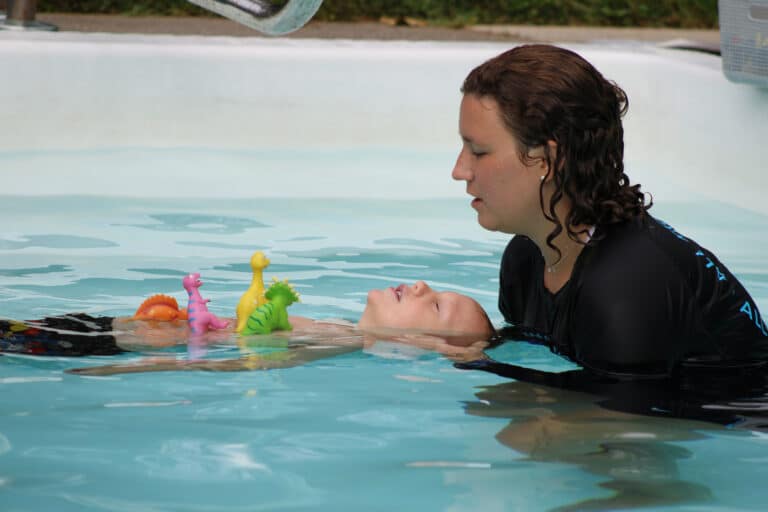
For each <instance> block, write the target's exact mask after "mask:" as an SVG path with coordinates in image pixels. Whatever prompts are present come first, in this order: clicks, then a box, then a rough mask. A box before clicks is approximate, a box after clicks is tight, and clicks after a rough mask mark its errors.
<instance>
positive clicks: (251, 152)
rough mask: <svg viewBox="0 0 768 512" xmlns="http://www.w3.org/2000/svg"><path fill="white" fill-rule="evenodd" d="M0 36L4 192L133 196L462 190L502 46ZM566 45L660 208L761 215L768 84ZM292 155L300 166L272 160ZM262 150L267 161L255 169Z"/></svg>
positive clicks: (628, 52)
mask: <svg viewBox="0 0 768 512" xmlns="http://www.w3.org/2000/svg"><path fill="white" fill-rule="evenodd" d="M0 41H1V42H2V44H0V69H3V70H5V73H3V78H2V89H3V96H4V100H3V109H2V110H3V112H2V114H0V115H1V116H2V122H0V165H2V173H3V175H4V178H5V179H4V180H3V181H4V185H3V190H2V193H3V194H11V195H28V194H34V195H37V194H98V195H132V196H142V197H145V196H150V197H167V196H173V197H189V196H197V197H199V196H209V197H264V196H293V197H306V196H312V197H331V196H343V197H385V198H391V197H399V198H415V197H462V195H463V193H464V190H463V186H462V185H461V184H458V183H455V182H453V181H452V180H451V179H450V177H449V174H450V171H451V167H452V165H453V161H454V158H455V154H456V152H457V150H458V148H459V139H458V135H457V131H458V128H457V118H458V103H459V100H460V93H459V87H460V85H461V81H462V79H463V78H464V76H465V75H466V73H467V72H468V71H469V70H470V69H471V68H472V67H473V66H474V65H476V64H478V63H480V62H481V61H483V60H484V59H487V58H489V57H491V56H493V55H495V54H497V53H499V52H501V51H503V50H504V49H506V48H508V47H510V45H509V44H499V43H424V42H419V43H414V42H358V41H346V40H335V41H320V40H288V39H262V38H226V37H209V38H203V37H179V36H142V35H110V34H76V33H59V34H17V33H2V34H0ZM570 47H571V48H572V49H574V50H575V51H577V52H579V53H581V54H582V55H584V56H585V57H586V58H587V59H588V60H590V61H591V62H593V63H594V64H595V65H596V66H597V67H598V69H600V70H601V71H602V72H603V73H604V75H606V76H607V77H608V78H610V79H613V80H615V81H616V82H618V83H619V84H620V85H621V86H622V87H624V88H625V89H626V90H627V92H628V95H629V98H630V113H629V115H628V117H627V120H626V158H627V168H628V171H629V173H630V176H631V178H632V179H633V181H638V182H640V183H642V184H643V185H644V188H646V189H648V190H650V191H652V192H653V193H654V197H655V198H656V199H657V200H658V199H679V198H683V199H686V198H689V197H693V196H695V197H704V198H713V199H716V200H719V201H723V202H726V203H731V204H736V205H739V206H741V207H745V208H749V209H753V210H755V211H758V212H762V213H768V203H767V202H765V201H762V190H761V188H762V187H761V185H764V184H765V183H766V180H765V177H764V175H763V174H762V167H763V166H764V162H765V159H766V156H768V153H766V149H765V141H766V140H768V123H766V121H765V120H766V119H768V91H766V90H760V89H757V88H754V87H751V86H747V85H738V84H733V83H730V82H728V81H727V80H726V79H725V77H724V76H723V74H722V72H721V63H720V59H719V58H718V57H715V56H711V55H704V54H697V53H692V52H686V51H680V50H669V49H662V48H659V47H655V46H650V45H641V44H636V43H623V44H602V45H596V44H595V45H582V46H570ZM115 152H124V153H125V155H126V158H125V159H124V162H123V163H122V164H121V165H119V166H117V167H118V168H105V165H104V162H106V161H107V160H103V159H102V158H101V157H102V156H103V155H106V154H109V155H108V156H109V157H110V158H109V160H108V161H109V162H113V161H114V158H112V157H113V156H114V153H115ZM297 152H299V153H302V152H303V158H302V159H301V162H300V163H296V162H291V163H288V162H287V161H283V164H282V165H281V164H280V163H279V162H277V161H279V160H280V155H295V154H296V153H297ZM361 154H365V155H368V158H367V159H366V158H363V159H361V158H360V155H361ZM259 155H261V156H262V157H264V155H268V156H269V158H266V160H265V161H264V162H265V163H264V164H263V165H260V162H261V160H259V158H258V157H259ZM276 155H277V157H276ZM370 155H374V156H373V157H370ZM270 158H271V160H270ZM275 158H277V159H275ZM314 159H316V160H317V161H318V162H320V163H321V164H322V165H317V166H315V165H312V164H311V162H313V160H314ZM308 162H309V164H308ZM110 165H112V166H114V164H110ZM374 184H375V185H374Z"/></svg>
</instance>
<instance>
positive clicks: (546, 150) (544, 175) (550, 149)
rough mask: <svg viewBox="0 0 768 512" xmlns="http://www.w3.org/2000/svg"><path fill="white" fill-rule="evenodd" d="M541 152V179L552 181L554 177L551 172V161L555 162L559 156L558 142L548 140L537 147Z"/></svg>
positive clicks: (539, 163)
mask: <svg viewBox="0 0 768 512" xmlns="http://www.w3.org/2000/svg"><path fill="white" fill-rule="evenodd" d="M536 149H537V150H538V151H540V152H541V156H540V158H539V162H538V166H539V170H540V171H541V175H540V179H541V181H550V180H551V179H552V173H551V172H550V163H551V164H554V163H555V159H556V158H557V142H555V141H553V140H548V141H547V143H546V144H544V145H541V146H539V147H538V148H536Z"/></svg>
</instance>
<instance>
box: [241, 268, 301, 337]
mask: <svg viewBox="0 0 768 512" xmlns="http://www.w3.org/2000/svg"><path fill="white" fill-rule="evenodd" d="M273 281H274V283H272V285H270V287H269V288H268V289H267V291H266V293H265V294H264V297H266V299H267V303H266V304H263V305H261V306H259V307H257V308H256V309H255V310H253V313H251V315H250V316H249V317H248V321H247V322H246V323H245V327H244V328H243V330H242V331H240V334H245V335H248V334H269V333H271V332H272V331H290V330H291V329H293V327H291V324H290V322H288V306H290V305H291V304H293V303H294V302H297V301H298V300H299V294H298V293H297V292H296V290H294V289H293V286H291V285H290V284H288V281H287V280H284V281H278V280H277V278H273Z"/></svg>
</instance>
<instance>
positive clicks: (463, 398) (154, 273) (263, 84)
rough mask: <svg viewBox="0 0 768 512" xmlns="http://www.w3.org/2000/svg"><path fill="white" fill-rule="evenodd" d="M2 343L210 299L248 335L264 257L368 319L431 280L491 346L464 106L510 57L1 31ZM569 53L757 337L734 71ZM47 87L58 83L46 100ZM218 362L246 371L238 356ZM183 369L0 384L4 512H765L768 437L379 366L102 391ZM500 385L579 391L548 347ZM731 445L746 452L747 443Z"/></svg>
mask: <svg viewBox="0 0 768 512" xmlns="http://www.w3.org/2000/svg"><path fill="white" fill-rule="evenodd" d="M0 39H2V44H0V68H1V69H3V70H10V72H9V73H6V74H4V75H3V84H2V90H3V94H4V97H5V98H7V99H8V101H6V102H5V103H4V104H3V108H4V110H3V113H4V116H3V122H0V172H1V173H2V176H3V186H2V190H0V219H2V221H0V222H1V223H2V224H1V225H2V229H0V305H1V307H0V316H2V317H8V318H36V317H41V316H43V315H50V314H57V313H66V312H72V311H85V312H87V313H90V314H93V315H99V314H103V315H129V314H131V313H132V312H133V311H134V310H135V308H136V307H137V305H138V304H140V303H141V301H142V300H143V299H145V298H146V297H147V296H149V295H151V294H154V293H160V292H162V293H168V294H171V295H174V296H175V297H177V298H178V299H181V298H182V297H184V292H183V290H182V287H181V279H182V276H184V275H185V274H186V273H188V272H191V271H196V272H200V273H201V275H202V279H203V281H204V282H205V284H204V286H203V288H202V293H203V295H204V296H205V297H206V298H209V299H211V300H212V302H211V303H210V308H211V310H212V311H214V312H215V313H216V314H218V315H221V316H224V315H227V316H229V315H232V312H233V311H234V308H235V305H236V304H237V301H238V299H239V297H240V295H241V294H242V293H243V292H244V291H245V289H246V288H247V286H248V284H249V283H250V280H251V274H250V268H249V265H248V261H249V259H250V256H251V254H252V253H253V251H255V250H262V251H264V252H265V253H266V254H267V255H268V256H269V258H270V259H271V260H272V265H271V266H270V267H269V269H267V272H266V276H267V278H268V279H269V278H271V277H272V276H276V277H279V278H280V279H286V278H287V279H289V280H290V281H291V282H292V283H294V284H295V286H296V288H297V289H298V290H299V291H300V293H301V295H302V302H301V303H299V304H295V305H293V306H291V309H290V311H291V313H293V314H297V315H306V316H310V317H314V318H328V317H341V318H346V319H350V320H354V319H356V318H357V317H358V316H359V314H360V312H361V311H362V309H363V305H364V301H365V294H366V291H367V290H368V289H369V288H372V287H385V286H390V285H393V284H397V283H400V282H403V281H405V282H412V281H414V280H416V279H425V280H426V281H427V282H429V283H430V284H432V285H434V286H435V287H437V288H440V289H450V290H455V291H460V292H464V293H468V294H470V295H472V296H474V297H475V298H476V299H478V300H479V301H480V302H481V304H482V305H483V306H484V307H485V308H486V309H487V310H488V312H489V313H490V314H491V318H492V320H493V321H494V322H496V323H497V324H500V323H501V318H500V316H499V314H498V312H497V310H496V304H495V303H496V293H497V291H496V290H497V287H498V276H497V274H498V265H499V260H500V258H501V253H502V251H503V249H504V247H505V244H506V243H507V237H506V236H504V235H501V234H494V233H489V232H486V231H484V230H482V229H481V228H480V227H479V226H478V225H477V224H476V221H475V216H474V213H473V212H472V210H471V209H470V207H469V204H468V202H469V201H468V198H467V196H465V195H464V185H463V184H461V183H456V182H453V181H452V180H450V179H449V177H448V176H449V173H450V169H451V166H452V164H453V161H454V159H455V156H456V151H457V148H458V144H459V139H458V136H457V108H458V103H459V98H460V93H459V87H460V84H461V81H462V80H463V78H464V77H465V76H466V73H467V72H468V71H469V69H471V68H472V67H473V66H475V65H477V63H479V62H481V61H483V60H484V59H487V58H489V57H491V56H492V55H495V54H498V53H499V52H501V51H503V50H505V49H507V48H508V46H509V45H507V44H506V43H505V44H499V43H488V44H469V43H408V42H391V43H390V42H355V41H308V40H301V41H299V40H279V39H275V40H273V39H269V40H267V39H263V38H238V39H232V38H205V37H197V38H194V37H190V38H184V37H166V36H142V35H109V34H75V33H59V34H18V33H13V34H11V33H5V34H0ZM573 49H574V50H576V51H578V52H579V53H581V54H582V55H584V56H585V57H586V58H587V59H588V60H590V61H591V62H593V63H595V64H596V66H597V67H598V69H600V70H601V71H602V72H603V73H604V74H605V76H606V77H608V78H610V79H613V80H616V81H617V82H618V83H619V84H620V85H621V86H622V87H624V88H625V90H626V91H627V93H628V95H629V97H630V111H629V114H628V116H627V118H626V123H625V129H626V132H625V133H626V160H627V169H628V171H629V175H630V176H631V177H632V179H633V181H636V182H640V183H642V184H643V186H644V188H645V189H647V190H649V191H651V192H653V194H654V199H655V201H656V202H657V206H655V207H654V209H653V213H654V214H655V215H656V216H658V217H659V218H662V219H664V220H666V221H667V222H669V223H671V224H672V225H673V226H674V227H675V228H677V229H678V230H679V231H680V232H682V233H684V234H686V235H688V236H690V237H692V238H693V239H695V240H697V241H698V242H700V243H701V244H702V245H704V246H706V247H708V248H710V249H712V250H713V251H714V252H715V253H716V254H717V255H718V256H719V257H720V259H721V260H722V261H723V262H724V263H725V264H726V265H728V267H729V268H730V269H731V271H732V272H733V273H734V274H736V275H737V276H738V277H739V278H740V279H742V281H743V282H744V284H745V285H746V287H747V288H748V289H749V291H750V292H751V293H752V295H753V297H754V298H755V300H756V302H757V303H758V305H759V306H760V307H761V309H762V311H763V312H764V313H765V312H766V311H768V263H766V260H765V254H767V253H768V239H767V238H766V237H765V233H766V226H768V203H766V202H765V201H764V200H763V194H764V190H763V189H764V188H765V187H762V186H761V184H762V183H764V176H763V173H762V169H763V168H764V162H765V157H764V154H765V152H764V147H765V144H764V142H765V140H766V139H767V138H768V125H766V123H765V119H766V118H768V101H767V100H768V95H767V94H768V93H767V92H766V91H765V90H759V89H756V88H750V87H746V86H739V85H735V84H731V83H729V82H728V81H727V80H726V79H725V78H724V77H723V75H722V71H721V64H722V63H721V61H720V60H719V59H718V58H717V57H714V56H711V55H700V54H692V53H690V52H679V51H674V50H669V49H661V48H657V47H650V46H647V45H641V44H635V43H624V44H622V43H620V44H590V45H582V46H579V47H574V48H573ZM51 84H55V86H53V87H52V85H51ZM208 349H209V350H208V352H207V355H206V356H205V357H207V358H224V359H226V358H236V357H240V356H241V353H240V352H239V350H238V349H236V348H235V347H233V346H232V345H231V344H226V343H223V344H220V345H216V346H212V347H208ZM158 355H162V356H164V357H169V356H171V357H177V358H179V359H182V360H183V359H185V358H188V357H189V355H188V353H187V350H186V348H185V347H183V346H181V347H178V348H176V349H175V350H165V351H162V353H161V354H158V353H156V352H145V353H131V354H123V355H120V356H112V357H107V358H98V357H86V358H79V359H64V358H52V357H47V358H43V357H24V356H9V355H3V356H2V357H0V396H1V397H2V399H1V400H0V509H2V510H11V511H27V510H29V511H32V510H34V511H37V510H56V511H70V510H71V511H89V510H93V511H100V510H110V511H122V512H128V511H137V512H138V511H142V512H144V511H173V512H176V511H192V512H194V511H214V510H216V511H218V510H224V509H226V510H233V511H238V510H249V511H250V510H318V511H326V510H327V511H333V512H336V511H343V510H366V511H368V510H381V511H391V510H443V511H451V512H455V511H465V510H466V511H476V510H482V511H488V512H495V511H507V510H525V511H529V510H584V509H590V510H600V509H604V510H616V509H622V508H624V509H626V508H638V507H644V509H647V510H708V511H709V510H723V511H725V510H729V511H730V510H735V509H738V510H764V509H765V503H766V502H768V492H766V490H765V484H764V482H765V481H766V477H767V476H768V475H767V474H766V473H768V469H766V468H767V467H768V464H766V456H765V455H764V454H765V453H768V452H766V448H768V446H767V444H768V440H767V439H766V437H765V435H764V434H763V433H761V432H756V431H755V432H753V431H749V430H747V429H744V428H726V427H723V426H721V425H718V424H715V423H703V422H694V421H689V420H675V419H665V418H656V417H643V416H632V415H628V414H625V413H619V412H616V411H608V410H607V409H605V408H602V407H600V406H598V405H596V401H597V400H598V398H596V397H595V396H592V395H590V394H586V393H578V392H574V391H563V390H554V389H549V388H545V387H543V386H535V385H530V384H525V383H522V382H517V381H512V380H509V379H504V378H501V377H498V376H496V375H493V374H490V373H485V372H481V371H467V370H459V369H457V368H455V367H454V365H453V364H452V362H451V361H449V360H447V359H445V358H443V357H441V356H438V355H436V354H430V353H425V352H422V351H418V350H408V349H407V348H405V347H403V346H397V345H393V344H391V343H390V344H387V343H379V344H377V345H376V346H374V348H373V349H371V350H367V351H358V352H352V353H349V354H347V355H344V356H340V357H336V358H330V359H324V360H320V361H316V362H313V363H311V364H308V365H306V366H302V367H296V368H290V369H285V370H270V371H243V372H227V373H223V372H219V373H215V372H202V371H200V372H164V373H144V374H141V373H136V374H123V375H114V376H110V377H98V378H97V377H85V376H81V375H74V374H71V373H66V370H67V369H71V368H79V367H86V366H88V367H90V366H98V365H103V364H105V363H107V362H109V363H114V362H119V363H126V364H128V363H132V362H139V361H146V360H147V358H155V357H157V356H158ZM491 355H493V356H494V357H495V358H497V359H499V360H501V361H506V362H510V363H517V364H521V365H525V366H529V367H532V368H538V369H541V370H547V371H564V370H569V369H571V368H573V367H572V366H571V365H570V364H569V363H567V362H565V361H563V360H562V359H560V358H558V357H556V356H554V355H552V354H551V353H550V352H549V351H548V350H547V349H545V348H542V347H538V346H532V345H527V344H514V343H511V344H507V345H504V346H502V347H500V348H498V349H494V350H493V351H491ZM742 426H743V425H742Z"/></svg>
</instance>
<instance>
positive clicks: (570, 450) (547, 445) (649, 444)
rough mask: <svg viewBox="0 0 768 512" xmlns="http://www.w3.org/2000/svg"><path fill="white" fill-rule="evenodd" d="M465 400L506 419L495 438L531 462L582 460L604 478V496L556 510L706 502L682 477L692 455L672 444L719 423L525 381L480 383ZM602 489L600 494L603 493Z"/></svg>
mask: <svg viewBox="0 0 768 512" xmlns="http://www.w3.org/2000/svg"><path fill="white" fill-rule="evenodd" d="M476 396H477V401H474V402H469V403H467V404H466V412H467V413H468V414H470V415H476V416H485V417H493V418H509V420H510V421H509V424H507V425H506V426H505V427H504V428H502V429H501V430H500V431H499V432H498V433H497V434H496V439H497V440H498V441H499V442H500V443H502V444H504V445H505V446H508V447H509V448H511V449H513V450H515V451H517V452H520V453H522V454H524V455H526V456H527V457H528V459H529V460H531V461H538V462H550V463H564V464H570V465H575V466H578V467H579V468H581V469H583V470H585V471H588V472H589V473H591V474H594V475H597V476H599V477H602V478H603V480H602V481H601V482H600V483H599V487H600V488H602V489H604V490H607V491H610V493H608V494H607V495H604V496H602V497H595V498H592V499H588V500H585V501H579V502H576V503H572V504H570V505H566V506H561V507H558V508H557V509H556V510H559V511H569V510H616V509H620V508H625V509H626V508H640V507H648V506H665V505H667V506H668V505H679V504H694V503H706V502H709V501H711V500H712V498H713V495H712V492H711V491H710V489H709V488H707V487H706V486H704V485H702V484H699V483H696V482H693V481H688V480H686V479H685V477H684V476H681V474H680V473H681V472H680V469H679V466H678V464H679V462H680V461H681V460H683V459H686V458H688V457H690V456H691V452H690V451H689V450H688V449H687V448H685V447H684V446H680V445H677V444H675V443H677V442H681V441H696V440H700V439H704V438H705V437H706V434H704V432H705V431H707V430H722V429H721V428H720V427H718V426H716V425H713V424H709V423H702V422H695V421H688V420H670V419H667V418H660V417H652V416H639V415H634V414H627V413H623V412H617V411H611V410H608V409H605V408H602V407H600V406H599V405H597V404H596V403H595V401H596V398H595V396H594V395H591V394H587V393H580V392H575V391H567V390H561V389H556V388H552V387H548V386H542V385H537V384H529V383H525V382H519V381H517V382H507V383H503V384H498V385H494V386H488V387H485V388H482V389H481V390H480V391H478V392H477V394H476ZM601 494H603V493H601Z"/></svg>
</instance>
